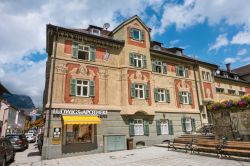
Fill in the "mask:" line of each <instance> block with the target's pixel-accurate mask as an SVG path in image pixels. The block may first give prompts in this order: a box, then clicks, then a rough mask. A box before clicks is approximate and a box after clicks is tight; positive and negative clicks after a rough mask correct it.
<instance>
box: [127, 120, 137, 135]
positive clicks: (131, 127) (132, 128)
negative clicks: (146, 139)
mask: <svg viewBox="0 0 250 166" xmlns="http://www.w3.org/2000/svg"><path fill="white" fill-rule="evenodd" d="M128 123H129V136H130V137H132V136H134V135H135V126H134V120H133V119H129V120H128Z"/></svg>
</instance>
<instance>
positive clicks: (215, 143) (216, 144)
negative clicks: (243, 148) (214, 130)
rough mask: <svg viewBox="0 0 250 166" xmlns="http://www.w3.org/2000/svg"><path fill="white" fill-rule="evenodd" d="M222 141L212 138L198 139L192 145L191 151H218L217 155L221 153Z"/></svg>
mask: <svg viewBox="0 0 250 166" xmlns="http://www.w3.org/2000/svg"><path fill="white" fill-rule="evenodd" d="M221 147H222V141H219V140H211V139H196V140H195V141H194V142H193V144H192V146H191V153H194V152H195V151H196V152H198V154H200V152H207V153H216V154H217V156H219V154H221Z"/></svg>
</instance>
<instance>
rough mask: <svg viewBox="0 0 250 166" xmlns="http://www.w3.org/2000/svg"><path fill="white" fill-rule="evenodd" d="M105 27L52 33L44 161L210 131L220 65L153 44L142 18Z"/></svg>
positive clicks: (51, 27) (49, 29) (49, 31)
mask: <svg viewBox="0 0 250 166" xmlns="http://www.w3.org/2000/svg"><path fill="white" fill-rule="evenodd" d="M106 25H107V24H106ZM106 27H107V26H104V28H101V27H97V26H93V25H90V26H89V27H88V28H87V29H69V28H64V27H59V26H55V25H51V24H49V25H47V53H48V61H47V68H46V84H45V93H44V106H45V107H44V108H45V111H46V125H45V138H44V147H43V158H45V159H50V158H57V157H61V156H68V155H72V154H75V153H71V152H79V153H80V154H86V153H97V152H103V151H104V152H109V151H115V150H123V149H126V148H127V144H126V138H130V137H132V138H133V147H139V146H144V145H146V146H150V145H153V144H155V143H161V142H162V141H164V140H167V139H172V138H173V137H175V136H177V135H181V134H185V133H188V134H190V133H194V132H195V131H196V129H197V128H200V127H201V125H202V123H207V113H206V104H207V103H209V102H211V101H214V100H216V95H215V79H214V77H213V73H214V71H215V70H216V69H217V68H218V66H217V65H215V64H211V63H207V62H204V61H200V60H197V59H194V58H191V57H188V56H186V55H185V54H184V52H183V49H180V48H165V47H163V46H162V45H161V43H159V42H154V41H151V38H150V28H148V27H147V26H146V25H145V24H144V23H143V22H142V20H141V19H140V18H139V17H138V16H133V17H131V18H130V19H128V20H126V21H124V22H123V23H121V24H120V25H119V26H117V27H116V28H115V29H114V30H112V31H108V30H107V29H105V28H106ZM244 85H246V84H244ZM247 85H248V84H247Z"/></svg>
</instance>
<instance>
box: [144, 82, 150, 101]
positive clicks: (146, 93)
mask: <svg viewBox="0 0 250 166" xmlns="http://www.w3.org/2000/svg"><path fill="white" fill-rule="evenodd" d="M144 90H145V99H149V86H148V84H144Z"/></svg>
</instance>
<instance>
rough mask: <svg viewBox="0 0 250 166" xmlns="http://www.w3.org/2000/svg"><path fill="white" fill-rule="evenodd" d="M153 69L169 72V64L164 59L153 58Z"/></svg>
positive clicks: (164, 72)
mask: <svg viewBox="0 0 250 166" xmlns="http://www.w3.org/2000/svg"><path fill="white" fill-rule="evenodd" d="M152 71H153V72H157V73H163V74H167V64H166V63H163V62H162V61H159V60H155V59H152Z"/></svg>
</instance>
